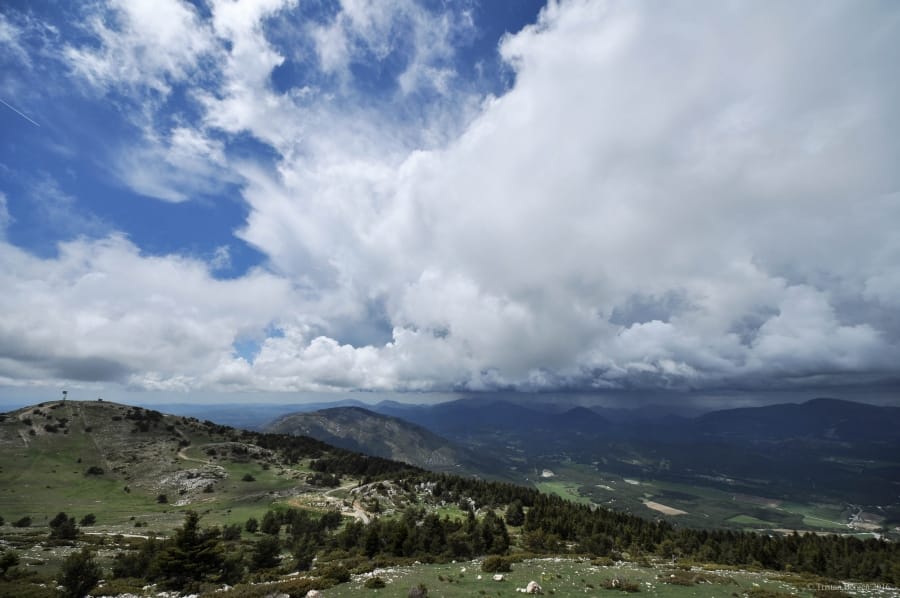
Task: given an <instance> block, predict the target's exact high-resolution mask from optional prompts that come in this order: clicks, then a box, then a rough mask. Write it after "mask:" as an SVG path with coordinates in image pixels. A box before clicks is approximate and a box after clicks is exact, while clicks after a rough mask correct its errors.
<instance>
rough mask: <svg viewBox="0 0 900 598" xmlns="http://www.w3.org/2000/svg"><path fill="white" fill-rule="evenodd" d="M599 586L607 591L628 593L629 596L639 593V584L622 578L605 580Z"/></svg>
mask: <svg viewBox="0 0 900 598" xmlns="http://www.w3.org/2000/svg"><path fill="white" fill-rule="evenodd" d="M601 585H602V586H603V587H604V588H606V589H607V590H619V591H620V592H628V593H629V594H633V593H634V592H640V591H641V586H640V584H637V583H635V582H633V581H628V580H627V579H625V578H623V577H613V578H611V579H606V580H604V581H603V583H602V584H601Z"/></svg>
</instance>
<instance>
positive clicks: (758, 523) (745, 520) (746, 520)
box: [728, 515, 775, 528]
mask: <svg viewBox="0 0 900 598" xmlns="http://www.w3.org/2000/svg"><path fill="white" fill-rule="evenodd" d="M728 521H729V522H731V523H737V524H739V525H746V526H748V527H754V528H758V527H768V528H771V527H774V526H775V524H773V523H772V522H771V521H764V520H762V519H757V518H756V517H751V516H750V515H735V516H734V517H732V518H730V519H728Z"/></svg>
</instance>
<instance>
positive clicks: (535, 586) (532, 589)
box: [525, 581, 544, 594]
mask: <svg viewBox="0 0 900 598" xmlns="http://www.w3.org/2000/svg"><path fill="white" fill-rule="evenodd" d="M525 593H526V594H543V593H544V590H543V589H541V585H540V584H539V583H538V582H536V581H529V582H528V585H527V586H525Z"/></svg>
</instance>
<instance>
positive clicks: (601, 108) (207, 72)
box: [0, 0, 900, 400]
mask: <svg viewBox="0 0 900 598" xmlns="http://www.w3.org/2000/svg"><path fill="white" fill-rule="evenodd" d="M543 4H544V3H543V2H529V1H525V0H510V1H491V2H486V1H481V2H478V1H475V0H468V1H460V2H438V1H422V2H419V1H415V0H382V1H374V0H343V1H337V0H336V1H325V0H321V1H320V0H316V1H309V2H303V1H293V0H265V1H261V2H248V1H241V0H238V1H232V0H197V1H195V2H187V1H185V0H153V1H150V0H128V1H125V0H121V1H120V0H98V1H96V2H87V3H65V2H52V1H46V2H16V1H13V2H5V3H4V4H3V6H2V8H0V100H2V101H3V104H2V105H0V130H2V134H0V264H2V266H0V286H2V288H3V289H5V292H4V293H3V296H2V298H0V395H2V397H15V396H21V395H28V396H32V395H37V394H40V393H56V392H57V391H58V390H59V389H61V388H63V387H65V388H68V389H71V390H70V392H71V393H72V396H75V395H78V394H79V393H83V394H84V395H85V396H88V397H91V396H95V395H97V394H106V395H115V394H116V393H148V395H153V394H154V393H156V394H158V395H159V396H165V397H170V398H171V397H175V400H177V399H178V397H185V398H190V397H192V396H203V397H207V398H208V397H226V398H227V397H234V396H253V395H254V393H255V394H257V395H258V396H266V397H270V398H271V397H281V396H296V393H329V392H344V391H356V390H358V391H372V392H379V393H385V392H387V393H391V392H410V391H413V392H433V393H460V392H484V391H499V390H502V391H510V390H512V391H527V392H535V391H537V392H557V391H559V392H566V393H571V392H579V393H618V392H624V393H627V392H631V391H635V392H643V393H646V392H652V393H659V392H663V393H665V392H672V393H673V395H684V394H685V393H690V392H703V393H706V395H709V394H710V393H711V394H712V395H715V393H716V392H719V391H721V392H722V393H723V395H724V394H727V393H733V392H734V391H735V390H739V391H742V392H749V393H754V392H768V391H773V392H774V391H777V392H778V393H784V392H791V391H797V392H801V391H802V392H803V393H812V394H828V390H829V389H834V388H840V389H842V390H841V393H842V394H843V396H847V398H852V395H853V394H854V390H853V389H859V394H860V395H862V394H867V396H868V395H869V394H871V392H872V390H871V389H873V388H878V389H893V388H895V387H896V381H897V380H898V377H900V368H898V365H897V364H898V363H900V303H898V297H900V266H898V264H900V235H897V233H896V232H895V230H894V229H895V228H896V226H895V223H896V222H900V170H898V169H897V168H896V164H898V163H900V141H898V139H900V117H898V116H900V115H898V108H897V106H900V82H898V79H897V77H896V75H895V70H896V68H895V65H896V59H897V57H898V56H900V41H898V40H900V10H898V8H897V6H896V4H894V3H891V2H872V3H867V4H865V5H864V6H860V5H858V4H856V3H852V2H838V1H828V2H796V3H791V4H789V5H784V4H779V3H758V2H735V3H719V2H706V3H704V2H673V3H667V4H666V5H665V6H660V5H659V4H656V3H652V2H646V3H645V2H639V1H633V2H615V1H610V2H588V1H584V0H567V1H561V2H552V3H550V5H548V6H546V7H544V6H543ZM885 392H886V393H887V394H890V393H891V392H892V391H891V390H886V391H885ZM154 396H155V395H154ZM317 396H318V395H317ZM435 396H436V395H435Z"/></svg>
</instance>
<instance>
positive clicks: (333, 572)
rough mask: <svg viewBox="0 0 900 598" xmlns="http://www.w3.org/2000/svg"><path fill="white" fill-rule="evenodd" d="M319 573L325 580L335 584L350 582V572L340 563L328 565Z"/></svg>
mask: <svg viewBox="0 0 900 598" xmlns="http://www.w3.org/2000/svg"><path fill="white" fill-rule="evenodd" d="M317 573H319V574H320V575H321V577H322V578H323V579H325V580H327V581H330V582H333V583H335V584H338V583H346V582H348V581H350V570H349V569H347V567H345V566H343V565H342V564H340V563H337V564H329V565H326V566H325V567H323V568H322V570H321V571H317Z"/></svg>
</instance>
